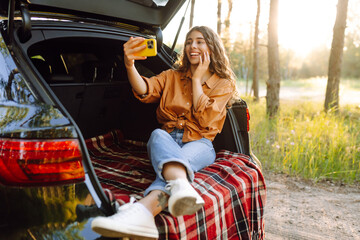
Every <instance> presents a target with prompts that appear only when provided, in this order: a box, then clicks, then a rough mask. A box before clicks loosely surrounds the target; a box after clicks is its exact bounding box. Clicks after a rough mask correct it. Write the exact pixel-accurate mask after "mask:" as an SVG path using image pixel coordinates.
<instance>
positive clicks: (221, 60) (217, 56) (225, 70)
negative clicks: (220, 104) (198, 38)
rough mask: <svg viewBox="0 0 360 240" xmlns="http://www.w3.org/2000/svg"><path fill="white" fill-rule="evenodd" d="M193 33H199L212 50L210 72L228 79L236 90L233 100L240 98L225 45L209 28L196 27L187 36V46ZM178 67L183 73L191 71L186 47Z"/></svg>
mask: <svg viewBox="0 0 360 240" xmlns="http://www.w3.org/2000/svg"><path fill="white" fill-rule="evenodd" d="M193 31H198V32H200V33H201V34H202V35H203V37H204V39H205V42H206V44H207V46H208V47H209V49H210V53H211V54H210V65H209V70H210V72H211V73H215V74H216V75H218V76H219V77H220V78H223V79H227V80H229V81H230V82H231V84H232V86H233V88H234V94H233V100H235V99H236V98H238V92H237V88H236V79H235V74H234V72H233V71H232V69H231V67H230V61H229V58H228V56H227V54H226V51H225V48H224V45H223V43H222V41H221V39H220V37H219V35H218V34H217V33H216V32H214V31H213V30H212V29H211V28H209V27H206V26H196V27H193V28H191V29H190V31H189V32H188V33H187V34H186V38H185V44H186V40H187V39H188V37H189V34H190V33H191V32H193ZM185 44H184V46H185ZM176 65H177V69H178V70H179V71H181V72H186V71H188V70H189V69H190V62H189V59H188V58H187V56H186V53H185V47H184V49H183V52H182V54H181V55H180V58H179V60H178V61H177V63H176ZM232 102H233V101H230V102H229V104H231V103H232Z"/></svg>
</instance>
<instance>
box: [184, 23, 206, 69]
mask: <svg viewBox="0 0 360 240" xmlns="http://www.w3.org/2000/svg"><path fill="white" fill-rule="evenodd" d="M205 52H209V55H210V49H209V47H208V45H207V44H206V42H205V39H204V36H203V35H202V33H201V32H199V31H196V30H194V31H192V32H191V33H190V34H189V36H188V38H187V39H186V42H185V53H186V56H187V58H188V59H189V62H190V64H191V65H197V64H199V61H200V56H201V58H202V59H204V53H205Z"/></svg>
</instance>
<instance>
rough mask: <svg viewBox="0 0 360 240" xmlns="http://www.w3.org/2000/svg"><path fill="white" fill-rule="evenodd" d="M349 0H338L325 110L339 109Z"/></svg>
mask: <svg viewBox="0 0 360 240" xmlns="http://www.w3.org/2000/svg"><path fill="white" fill-rule="evenodd" d="M347 8H348V0H338V4H337V14H336V20H335V25H334V29H333V40H332V44H331V52H330V59H329V69H328V82H327V87H326V95H325V104H324V105H325V106H324V107H325V111H328V110H329V109H332V108H334V109H335V110H336V111H337V110H338V109H339V85H340V75H341V62H342V56H343V48H344V36H345V28H346V17H347Z"/></svg>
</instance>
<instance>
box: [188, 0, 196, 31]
mask: <svg viewBox="0 0 360 240" xmlns="http://www.w3.org/2000/svg"><path fill="white" fill-rule="evenodd" d="M194 8H195V0H191V9H190V23H189V29H191V28H192V27H193V24H194Z"/></svg>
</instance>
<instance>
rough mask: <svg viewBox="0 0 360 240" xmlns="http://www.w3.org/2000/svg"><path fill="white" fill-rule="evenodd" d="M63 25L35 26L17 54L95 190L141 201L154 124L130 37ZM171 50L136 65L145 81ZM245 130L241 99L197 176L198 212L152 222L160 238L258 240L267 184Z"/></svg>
mask: <svg viewBox="0 0 360 240" xmlns="http://www.w3.org/2000/svg"><path fill="white" fill-rule="evenodd" d="M65 25H67V24H65V23H64V27H63V28H62V29H61V30H59V29H56V30H55V29H53V28H52V27H51V25H44V26H38V27H34V28H33V30H32V38H31V40H30V41H28V42H26V43H24V44H23V45H22V47H23V50H24V52H25V53H26V55H27V56H28V59H29V61H30V62H31V64H32V65H33V67H34V69H36V71H37V73H38V74H39V76H42V78H43V80H44V83H45V84H47V85H48V86H49V87H50V88H51V91H53V92H54V93H55V95H56V97H57V98H58V99H59V100H60V102H61V104H62V105H63V106H60V107H61V108H63V109H64V111H66V112H67V114H69V115H70V116H71V118H72V119H73V120H74V121H75V122H76V124H77V125H78V127H79V128H80V130H81V134H82V135H83V137H84V138H85V139H87V140H86V147H87V150H88V151H89V154H90V158H91V162H92V165H93V167H94V169H95V173H96V175H97V178H98V179H99V181H100V183H101V186H102V187H103V188H104V189H108V190H110V192H112V196H114V198H115V199H116V201H117V202H119V203H120V204H123V203H125V202H128V201H129V196H130V195H131V196H134V197H135V198H137V199H139V198H141V197H142V194H143V191H144V190H145V189H146V187H147V186H149V185H150V183H151V182H152V181H153V180H154V178H155V173H154V172H153V169H152V166H151V163H150V161H149V159H148V157H147V153H146V148H145V145H146V142H147V140H148V138H149V136H150V133H151V132H152V130H154V129H155V128H158V127H160V126H159V124H158V123H157V121H156V115H155V112H156V107H157V105H156V104H143V103H140V102H139V101H138V100H137V99H135V97H134V96H133V93H132V90H131V86H130V84H129V82H128V79H127V74H126V69H125V66H124V63H123V43H125V41H127V39H128V38H129V36H130V33H128V32H121V31H119V32H118V33H117V32H114V31H111V35H110V34H109V33H110V31H109V32H107V31H106V29H104V28H96V27H94V26H93V27H91V28H89V29H88V30H86V31H73V29H74V28H76V26H75V25H72V24H69V25H68V26H67V27H65ZM169 52H170V51H169ZM169 52H168V51H167V47H166V46H162V47H161V49H160V51H159V54H158V55H157V56H156V57H153V58H148V60H146V61H137V62H136V64H137V65H136V67H137V69H138V71H139V73H140V74H141V75H143V76H147V77H150V76H153V75H155V74H158V73H160V72H161V71H163V70H165V69H168V68H170V67H171V62H172V61H171V57H170V54H169ZM247 128H248V113H247V107H246V103H245V102H244V101H240V102H238V103H237V104H235V105H234V106H233V107H232V108H231V109H229V110H228V114H227V118H226V122H225V125H224V129H223V131H222V133H221V134H219V135H218V136H217V137H216V139H215V141H214V147H215V149H216V151H217V160H216V162H215V163H214V164H212V165H210V166H209V167H207V168H205V169H203V170H201V171H199V172H197V173H196V174H195V181H194V183H193V186H194V187H195V189H197V191H198V192H200V193H201V195H202V197H203V198H204V200H205V206H204V208H203V209H202V210H200V211H199V212H198V213H196V214H195V215H192V216H183V217H178V218H175V217H172V216H171V215H170V214H169V213H168V212H167V211H163V212H162V213H161V214H159V215H158V216H157V217H156V224H157V226H158V229H159V233H160V239H180V238H185V237H187V238H188V239H219V238H220V239H263V238H264V221H263V206H264V202H265V183H264V179H263V176H262V173H261V171H260V169H259V167H258V166H257V165H256V164H254V162H253V161H252V159H251V156H250V146H249V139H248V129H247Z"/></svg>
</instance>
